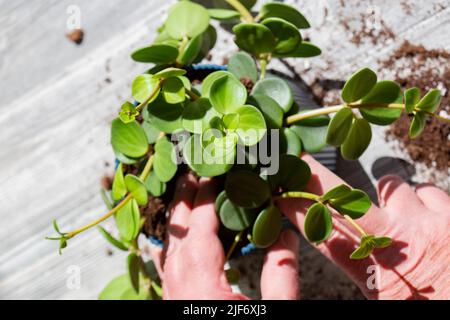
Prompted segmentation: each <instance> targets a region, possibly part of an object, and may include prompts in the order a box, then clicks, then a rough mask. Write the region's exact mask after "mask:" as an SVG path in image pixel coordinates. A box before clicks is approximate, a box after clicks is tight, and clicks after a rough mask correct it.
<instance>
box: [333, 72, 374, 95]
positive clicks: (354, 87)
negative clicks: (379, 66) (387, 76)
mask: <svg viewBox="0 0 450 320" xmlns="http://www.w3.org/2000/svg"><path fill="white" fill-rule="evenodd" d="M376 83H377V75H376V74H375V72H373V71H372V70H370V69H369V68H364V69H361V70H358V71H357V72H355V73H354V74H353V75H352V76H351V77H350V79H348V80H347V82H346V83H345V85H344V89H342V93H341V96H342V99H343V100H344V101H345V102H347V103H352V102H355V101H358V100H359V99H361V98H363V97H364V96H366V95H367V94H368V93H369V92H370V90H372V88H373V87H374V86H375V84H376Z"/></svg>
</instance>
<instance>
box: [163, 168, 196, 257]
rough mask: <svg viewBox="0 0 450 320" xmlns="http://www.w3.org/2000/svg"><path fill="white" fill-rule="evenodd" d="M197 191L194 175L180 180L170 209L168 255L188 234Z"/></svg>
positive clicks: (185, 176) (188, 175)
mask: <svg viewBox="0 0 450 320" xmlns="http://www.w3.org/2000/svg"><path fill="white" fill-rule="evenodd" d="M197 190H198V182H197V180H196V179H195V177H194V176H193V175H192V174H187V175H184V176H182V177H180V178H179V179H178V181H177V186H176V189H175V196H174V199H173V202H172V204H171V207H170V209H169V224H168V232H167V233H168V236H167V245H166V248H167V254H171V253H172V252H173V251H174V250H175V248H176V247H177V245H178V244H179V242H180V241H181V239H182V238H184V237H185V236H186V234H187V230H188V222H189V215H190V212H191V210H192V207H193V204H194V199H195V195H196V193H197Z"/></svg>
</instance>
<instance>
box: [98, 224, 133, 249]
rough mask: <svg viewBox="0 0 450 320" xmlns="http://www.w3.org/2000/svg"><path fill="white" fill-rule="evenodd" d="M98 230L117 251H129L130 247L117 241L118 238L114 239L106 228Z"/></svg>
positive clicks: (99, 227)
mask: <svg viewBox="0 0 450 320" xmlns="http://www.w3.org/2000/svg"><path fill="white" fill-rule="evenodd" d="M98 230H99V231H100V233H101V234H102V236H103V237H104V238H105V239H106V240H107V241H108V242H109V243H110V244H112V245H113V246H114V247H116V248H117V249H120V250H122V251H128V247H127V246H126V245H125V244H124V243H123V242H122V241H119V240H117V239H116V238H114V237H113V236H112V235H111V234H110V233H109V232H108V231H106V230H105V229H104V228H102V227H101V226H98Z"/></svg>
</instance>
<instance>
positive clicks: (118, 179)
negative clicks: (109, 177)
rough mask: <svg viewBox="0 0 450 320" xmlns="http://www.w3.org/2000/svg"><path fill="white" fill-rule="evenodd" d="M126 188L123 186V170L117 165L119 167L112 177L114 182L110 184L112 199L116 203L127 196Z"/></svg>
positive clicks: (120, 164) (120, 165)
mask: <svg viewBox="0 0 450 320" xmlns="http://www.w3.org/2000/svg"><path fill="white" fill-rule="evenodd" d="M127 191H128V190H127V187H126V186H125V179H124V177H123V169H122V163H119V166H118V167H117V169H116V173H115V175H114V181H113V184H112V193H111V194H112V198H113V200H115V201H118V200H120V199H122V198H123V197H125V195H126V194H127Z"/></svg>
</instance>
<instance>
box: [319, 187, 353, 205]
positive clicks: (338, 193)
mask: <svg viewBox="0 0 450 320" xmlns="http://www.w3.org/2000/svg"><path fill="white" fill-rule="evenodd" d="M351 191H352V189H351V188H350V187H349V186H347V185H345V184H341V185H339V186H337V187H334V188H333V189H331V190H329V191H328V192H327V193H325V194H324V195H323V196H321V197H320V199H321V200H322V201H329V200H331V199H339V198H343V197H345V196H347V195H349V194H350V192H351Z"/></svg>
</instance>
